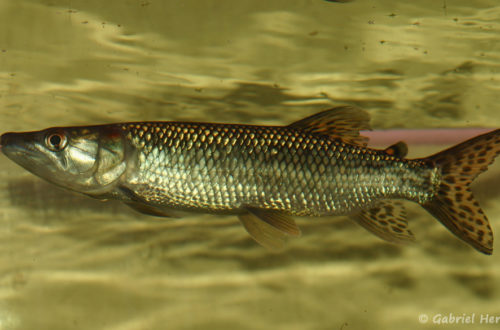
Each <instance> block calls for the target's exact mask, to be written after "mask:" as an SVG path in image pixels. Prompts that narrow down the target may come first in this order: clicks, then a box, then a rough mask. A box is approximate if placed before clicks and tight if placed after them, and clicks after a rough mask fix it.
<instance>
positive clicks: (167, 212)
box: [124, 202, 182, 218]
mask: <svg viewBox="0 0 500 330" xmlns="http://www.w3.org/2000/svg"><path fill="white" fill-rule="evenodd" d="M124 203H125V205H127V206H128V207H130V208H132V209H134V210H135V211H137V212H139V213H142V214H147V215H152V216H155V217H164V218H180V217H182V215H181V213H180V212H176V211H175V210H171V209H167V208H162V207H156V206H152V205H148V204H142V203H139V202H124Z"/></svg>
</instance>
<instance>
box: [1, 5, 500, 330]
mask: <svg viewBox="0 0 500 330" xmlns="http://www.w3.org/2000/svg"><path fill="white" fill-rule="evenodd" d="M499 70H500V5H499V4H498V1H495V0H477V1H464V0H456V1H452V0H443V1H435V0H422V1H418V2H404V1H393V0H380V1H375V0H354V1H351V2H345V1H342V2H335V1H323V0H270V1H248V2H242V1H238V2H237V1H229V0H196V1H195V0H184V1H176V0H163V1H159V0H127V1H100V0H32V1H30V0H18V1H8V0H0V132H2V133H3V132H6V131H27V130H38V129H43V128H46V127H49V126H65V125H66V126H68V125H72V126H73V125H91V124H101V123H111V122H122V121H142V120H188V121H217V122H240V123H249V124H266V125H284V124H287V123H290V122H292V121H295V120H297V119H299V118H301V117H304V116H307V115H310V114H312V113H314V112H316V111H319V110H323V109H326V108H328V107H330V106H332V105H340V104H350V105H355V106H358V107H361V108H363V109H365V110H367V111H368V112H369V113H370V115H371V117H372V126H373V128H374V129H376V130H382V129H384V130H385V129H388V130H390V129H396V128H397V129H430V128H453V129H456V132H457V133H456V135H457V142H458V141H460V140H462V139H463V138H465V137H462V136H461V134H460V132H461V129H464V128H475V127H480V128H481V127H482V128H498V127H500V114H499V113H500V112H499V111H500V109H499V101H500V73H499ZM394 142H396V141H394ZM447 146H448V145H445V144H443V143H442V142H440V141H439V139H437V140H436V141H435V143H433V145H428V144H419V143H418V142H417V143H413V144H410V145H409V148H410V156H417V155H418V156H423V155H427V154H430V153H432V152H435V151H437V150H440V149H443V148H445V147H447ZM497 161H498V160H497ZM499 185H500V166H499V165H498V163H497V164H495V165H494V166H492V167H491V168H490V170H489V171H488V172H487V173H486V174H484V175H482V176H481V177H480V178H479V179H478V180H477V182H476V183H475V185H474V187H473V188H474V192H475V194H476V197H477V199H478V200H479V202H480V203H481V206H482V207H483V209H484V210H485V212H486V214H488V216H489V218H490V221H491V224H492V227H493V230H494V232H495V233H500V191H499V189H498V187H499ZM406 207H407V209H408V214H409V215H408V218H409V221H410V227H411V228H412V230H413V232H414V233H415V235H416V236H417V242H416V243H415V244H413V245H411V246H395V245H391V244H388V243H385V242H383V241H381V240H379V239H378V238H376V237H374V236H373V235H371V234H370V233H368V232H366V231H365V230H364V229H362V228H361V227H358V226H357V225H355V224H354V223H352V222H351V221H350V220H349V219H348V218H346V217H336V218H318V219H308V218H303V219H298V221H297V222H298V224H299V226H300V227H301V228H302V231H303V236H302V237H301V238H300V239H295V240H291V241H290V242H289V244H288V245H287V248H286V249H285V250H284V251H283V252H280V253H272V252H268V251H267V250H265V249H264V248H262V247H260V246H259V245H257V244H256V243H254V242H253V240H252V239H251V238H250V237H249V236H248V234H247V233H246V232H245V230H244V229H243V227H242V226H241V225H240V224H239V223H238V220H237V218H236V217H231V216H213V215H203V216H193V217H188V218H184V219H180V220H164V219H160V220H159V219H157V218H152V217H148V216H146V215H141V214H138V213H136V212H134V211H132V210H130V209H128V208H126V207H125V206H122V205H121V204H119V203H114V202H105V203H104V202H99V201H96V200H92V199H90V198H87V197H84V196H81V195H77V194H74V193H71V192H68V191H65V190H61V189H59V188H57V187H55V186H53V185H50V184H47V183H45V182H43V181H42V180H40V179H38V178H37V177H35V176H33V175H31V174H30V173H28V172H26V171H25V170H23V169H22V168H20V167H18V166H16V165H15V164H14V163H12V162H11V161H9V160H8V159H7V158H6V157H4V156H3V155H2V156H1V157H0V297H1V299H0V330H2V329H54V330H55V329H113V330H115V329H116V330H125V329H127V330H128V329H287V330H289V329H343V330H348V329H368V328H369V329H392V328H394V329H400V328H405V329H418V328H432V327H436V326H439V325H436V324H434V323H433V320H434V318H436V320H438V319H441V320H442V318H441V317H440V316H439V315H441V316H449V315H450V313H451V315H453V316H455V317H457V316H471V317H472V316H473V315H475V316H474V317H475V319H473V320H474V321H475V325H476V326H477V327H481V328H485V329H487V328H497V327H498V326H499V324H500V322H499V323H497V324H494V323H493V324H491V323H489V324H485V323H484V322H483V323H480V317H481V316H482V315H487V314H488V315H489V316H500V310H499V309H498V306H499V304H500V292H499V290H500V266H499V265H500V257H499V256H498V255H499V252H498V249H499V246H498V244H495V249H496V250H497V251H496V252H495V253H494V254H493V256H485V255H481V254H479V253H478V252H476V251H475V250H473V249H472V248H470V247H468V246H466V245H465V244H463V243H462V242H460V241H459V240H458V239H456V238H455V237H454V236H453V235H452V234H450V233H449V232H448V231H447V230H446V229H445V228H444V227H443V226H442V225H441V224H439V223H438V222H437V221H436V220H435V219H433V218H432V217H431V216H430V215H428V214H427V213H425V211H424V210H423V209H421V208H420V207H419V206H418V205H414V204H411V203H406ZM422 315H426V316H427V317H428V320H427V322H425V320H426V319H425V316H422ZM441 326H443V325H441ZM443 327H444V326H443ZM471 327H474V325H470V324H464V323H462V322H460V321H459V324H456V325H455V326H454V328H457V329H462V328H463V329H471Z"/></svg>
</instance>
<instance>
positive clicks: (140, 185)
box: [0, 106, 500, 254]
mask: <svg viewBox="0 0 500 330" xmlns="http://www.w3.org/2000/svg"><path fill="white" fill-rule="evenodd" d="M369 121H370V116H369V114H368V113H367V112H366V111H364V110H362V109H359V108H356V107H352V106H337V107H334V108H331V109H328V110H325V111H321V112H319V113H316V114H314V115H311V116H309V117H306V118H303V119H301V120H298V121H296V122H293V123H291V124H289V125H286V126H260V125H244V124H225V123H210V122H174V121H171V122H169V121H165V122H154V121H152V122H125V123H117V124H107V125H96V126H77V127H54V128H48V129H44V130H41V131H33V132H20V133H5V134H3V135H1V137H0V148H1V150H2V152H3V153H4V154H5V155H6V156H7V157H8V158H10V159H11V160H13V161H14V162H16V163H17V164H19V165H20V166H22V167H24V168H25V169H26V170H28V171H30V172H32V173H33V174H35V175H37V176H39V177H41V178H43V179H45V180H47V181H49V182H51V183H53V184H56V185H58V186H61V187H64V188H67V189H70V190H73V191H76V192H79V193H82V194H85V195H88V196H91V197H93V198H97V199H101V200H110V199H111V200H119V201H121V202H123V203H125V204H126V205H128V206H130V207H131V208H133V209H135V210H136V211H138V212H141V213H144V214H149V215H152V216H159V217H167V218H178V217H183V216H186V215H189V214H192V213H200V212H201V213H212V214H229V215H236V216H238V218H239V220H240V221H241V223H242V224H243V227H244V228H245V229H246V230H247V232H248V233H249V234H250V236H251V237H252V238H253V239H254V240H255V241H256V242H258V243H259V244H261V245H263V246H264V247H266V248H268V249H271V250H280V249H282V248H283V247H284V246H285V244H286V241H287V240H288V239H289V238H293V237H299V236H301V230H300V228H299V227H298V226H297V224H296V222H295V220H294V217H295V216H300V217H319V216H335V215H347V216H349V217H350V218H351V219H353V220H354V221H355V222H356V223H358V224H359V225H360V226H361V227H363V228H365V229H366V230H368V231H369V232H371V233H372V234H374V235H376V236H378V237H380V238H381V239H383V240H385V241H388V242H391V243H403V244H404V243H411V242H414V241H415V236H414V234H413V232H412V231H411V230H410V229H409V226H408V220H407V217H406V211H405V208H404V203H403V201H411V202H415V203H418V204H420V205H421V206H422V207H423V208H424V209H425V210H427V211H428V212H429V213H430V214H431V215H432V216H433V217H435V218H436V219H437V220H438V221H439V222H441V223H442V224H443V225H444V226H445V227H446V228H447V229H448V230H449V231H451V233H453V234H454V235H455V236H456V237H458V238H459V239H461V240H462V241H463V242H465V243H467V244H469V245H470V246H471V247H473V248H474V249H476V250H478V251H480V252H482V253H484V254H492V252H493V232H492V229H491V226H490V224H489V221H488V218H487V217H486V215H485V214H484V212H483V210H482V209H481V208H480V206H479V204H478V202H477V201H476V199H475V198H474V196H473V194H472V192H471V189H470V185H471V183H472V181H473V180H474V179H475V178H476V177H477V176H478V175H479V174H480V173H482V172H484V171H485V170H486V169H487V168H488V165H490V164H491V163H493V161H494V159H495V157H496V156H497V155H498V154H499V153H500V129H496V130H493V131H490V132H488V133H486V134H483V135H479V136H476V137H474V138H471V139H469V140H467V141H465V142H462V143H460V144H458V145H456V146H453V147H451V148H448V149H446V150H443V151H441V152H438V153H436V154H434V155H431V156H428V157H424V158H415V159H409V158H406V155H407V151H408V148H407V145H406V143H404V142H401V141H400V142H397V143H395V144H393V145H391V146H389V147H388V148H386V149H373V148H369V147H368V138H367V137H365V136H363V135H362V134H361V131H365V130H369V129H371V127H370V124H369Z"/></svg>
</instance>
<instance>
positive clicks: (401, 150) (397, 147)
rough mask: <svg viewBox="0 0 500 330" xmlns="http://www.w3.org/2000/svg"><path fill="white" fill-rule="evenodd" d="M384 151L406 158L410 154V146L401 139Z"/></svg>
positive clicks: (390, 154)
mask: <svg viewBox="0 0 500 330" xmlns="http://www.w3.org/2000/svg"><path fill="white" fill-rule="evenodd" d="M384 151H385V153H386V154H388V155H389V156H394V157H398V158H405V157H406V155H407V154H408V146H407V145H406V143H404V142H403V141H399V142H397V143H394V144H393V145H392V146H390V147H387V148H386V149H385V150H384Z"/></svg>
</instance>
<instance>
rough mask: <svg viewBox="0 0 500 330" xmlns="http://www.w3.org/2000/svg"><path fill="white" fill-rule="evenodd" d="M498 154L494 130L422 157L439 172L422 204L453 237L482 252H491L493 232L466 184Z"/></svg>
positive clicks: (499, 133) (497, 135) (499, 137)
mask: <svg viewBox="0 0 500 330" xmlns="http://www.w3.org/2000/svg"><path fill="white" fill-rule="evenodd" d="M499 154H500V129H497V130H495V131H492V132H489V133H486V134H483V135H479V136H476V137H474V138H472V139H470V140H467V141H465V142H462V143H460V144H458V145H456V146H454V147H451V148H449V149H446V150H444V151H441V152H439V153H437V154H435V155H433V156H430V157H428V158H424V159H422V160H423V161H426V162H429V163H430V164H434V165H435V166H437V167H438V169H439V170H440V172H441V173H440V176H441V182H439V183H438V185H439V186H437V193H436V196H435V197H434V198H433V199H432V200H431V201H429V202H427V203H425V204H423V205H422V206H423V207H424V208H425V209H426V210H427V211H428V212H429V213H431V214H432V215H433V216H434V217H436V218H437V219H438V220H439V221H440V222H441V223H442V224H443V225H445V226H446V228H448V229H449V230H450V231H451V232H452V233H453V234H455V236H457V237H458V238H460V239H461V240H463V241H464V242H466V243H468V244H470V245H471V246H472V247H474V248H475V249H477V250H478V251H480V252H482V253H485V254H492V253H493V232H492V230H491V226H490V224H489V221H488V218H487V217H486V215H485V214H484V212H483V210H481V208H480V207H479V203H478V202H477V201H476V200H475V198H474V196H473V195H472V192H471V190H470V184H471V183H472V181H473V180H474V179H475V178H476V177H477V176H478V175H479V174H480V173H481V172H484V171H486V170H487V169H488V165H490V164H491V163H493V161H494V160H495V157H496V156H498V155H499Z"/></svg>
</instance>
